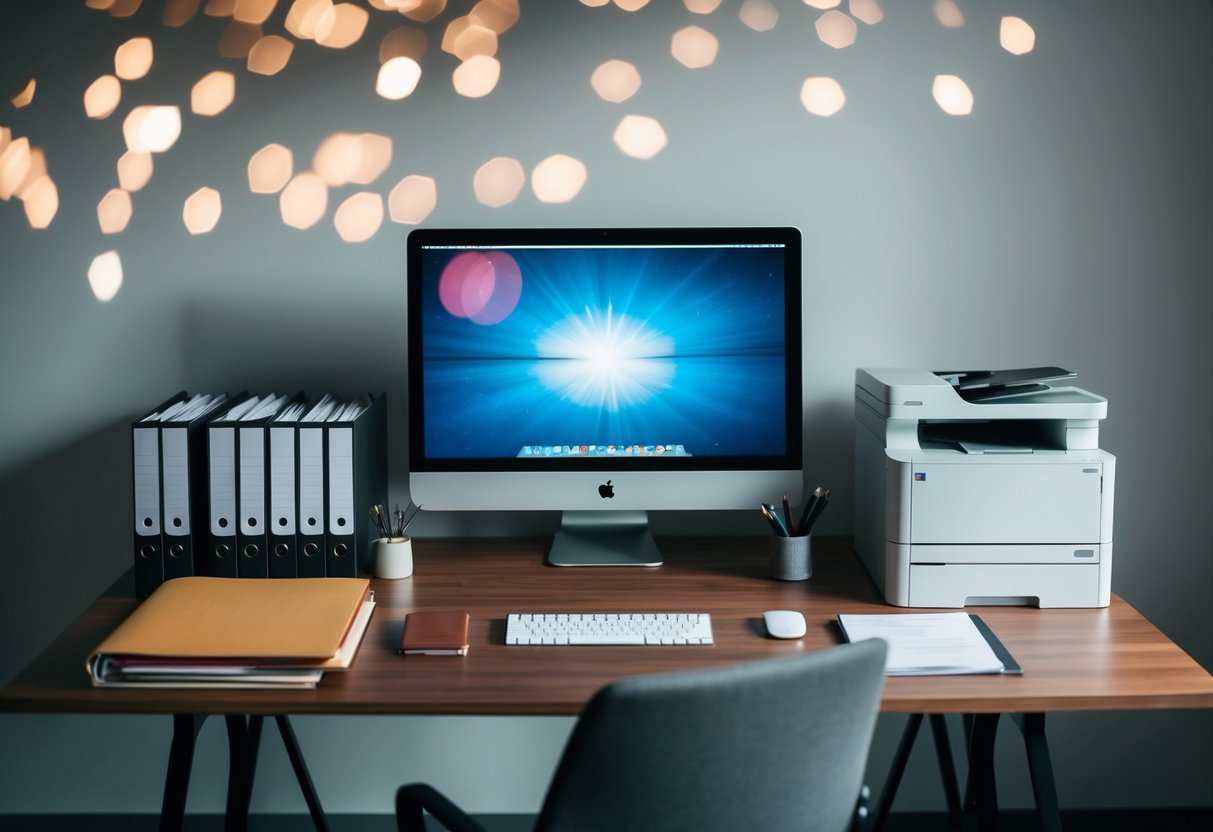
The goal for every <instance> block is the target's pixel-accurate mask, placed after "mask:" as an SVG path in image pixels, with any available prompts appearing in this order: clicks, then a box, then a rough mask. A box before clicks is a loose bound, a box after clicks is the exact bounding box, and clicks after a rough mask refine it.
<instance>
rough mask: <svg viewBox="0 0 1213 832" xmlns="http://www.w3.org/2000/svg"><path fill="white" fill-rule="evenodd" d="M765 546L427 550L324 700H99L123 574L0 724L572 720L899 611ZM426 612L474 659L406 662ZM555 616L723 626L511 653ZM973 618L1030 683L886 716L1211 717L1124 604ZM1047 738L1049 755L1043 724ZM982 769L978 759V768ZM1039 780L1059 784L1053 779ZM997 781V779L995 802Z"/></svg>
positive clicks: (822, 642) (976, 688) (829, 555)
mask: <svg viewBox="0 0 1213 832" xmlns="http://www.w3.org/2000/svg"><path fill="white" fill-rule="evenodd" d="M765 544H766V540H765V539H762V538H737V539H724V540H720V539H714V540H699V539H690V538H668V539H665V540H663V541H661V547H662V551H663V553H664V555H665V565H664V566H662V567H660V568H658V569H641V568H635V569H623V568H617V569H611V568H582V569H569V568H566V569H561V568H555V567H548V566H544V565H543V556H544V553H545V551H546V546H547V541H546V540H538V539H535V540H504V541H501V540H493V541H488V540H424V541H416V542H415V544H414V557H415V573H414V576H413V577H412V578H408V579H405V580H402V581H375V583H374V588H375V593H376V600H377V606H376V609H375V614H374V617H373V618H372V620H371V625H370V628H369V630H368V632H367V635H366V638H365V641H364V642H363V644H362V647H361V649H360V651H359V654H358V657H357V659H356V661H355V663H354V666H353V668H352V670H350V671H349V672H348V673H329V674H327V675H326V676H325V678H324V681H323V682H322V683H321V684H320V686H319V687H318V688H317V689H316V690H314V691H286V692H280V691H189V690H146V691H141V690H97V689H94V688H92V687H90V686H89V682H88V677H87V675H86V673H85V670H84V660H85V657H86V656H87V654H88V652H89V651H90V650H91V649H92V648H93V647H94V646H96V644H97V643H99V642H100V641H101V639H102V638H103V637H104V636H105V635H106V634H107V633H108V632H109V631H110V630H111V629H112V628H113V627H115V626H116V625H117V624H118V623H119V622H120V621H122V620H123V618H124V617H125V616H126V615H127V614H128V613H129V612H130V611H131V610H132V609H133V608H134V607H135V603H136V602H135V600H134V598H133V586H132V585H131V584H130V578H129V576H127V578H126V579H124V580H125V581H126V582H125V583H123V582H119V584H116V585H115V588H114V589H111V590H110V591H109V592H108V593H106V594H105V595H104V596H102V597H101V598H100V599H98V600H97V601H96V602H95V603H94V604H93V605H92V606H91V607H90V608H89V609H88V610H87V611H86V612H85V613H84V614H83V615H82V616H81V617H80V618H79V619H78V620H77V621H75V622H74V623H73V624H72V625H71V626H70V627H68V629H67V630H66V631H65V632H64V633H63V634H62V635H61V636H59V638H57V639H56V640H55V641H54V642H53V643H52V644H51V645H50V647H48V648H47V649H46V650H45V651H44V652H43V653H42V655H40V656H39V657H38V658H37V659H36V660H35V661H34V662H33V663H32V664H31V665H30V666H29V667H28V668H27V669H26V670H24V671H23V672H22V673H20V674H19V675H18V676H17V677H16V678H15V679H13V680H12V682H10V683H9V685H8V686H6V687H5V688H4V690H3V691H2V692H0V710H2V711H9V712H14V711H19V712H40V713H54V712H62V713H124V714H130V713H162V714H175V715H190V714H202V715H205V714H223V715H248V714H256V715H277V714H285V713H289V714H577V713H579V712H580V711H581V709H582V707H583V706H584V705H585V703H586V702H587V701H588V699H589V697H590V696H591V695H592V694H593V693H594V691H596V690H597V689H598V688H600V687H601V686H602V685H604V684H606V683H607V682H609V681H611V680H612V679H615V678H618V677H620V676H624V675H631V674H639V673H651V672H657V671H664V670H672V669H689V668H701V667H710V666H716V665H723V664H730V663H734V662H742V661H752V660H756V659H762V658H768V657H774V656H782V655H788V654H791V653H797V652H802V651H809V650H816V649H820V648H823V647H827V646H829V645H832V644H835V643H837V637H836V635H835V633H834V630H833V628H832V624H831V622H832V621H833V620H834V618H835V616H837V615H838V613H840V612H852V613H863V612H886V613H889V612H896V611H897V608H894V607H889V606H887V605H885V604H884V603H883V602H882V601H881V599H880V597H879V595H878V594H877V592H876V589H875V587H874V585H873V584H872V582H871V581H870V580H869V579H868V577H867V575H866V573H865V572H864V571H863V569H862V566H861V565H860V564H859V561H858V559H857V558H856V557H855V556H854V555H853V554H852V552H851V541H850V540H849V539H823V540H816V541H814V551H813V560H814V575H813V577H812V578H811V579H810V580H809V581H805V582H799V583H782V582H777V581H772V580H769V579H768V578H767V577H766V574H767V561H766V545H765ZM423 608H430V609H450V608H454V609H464V610H467V611H468V612H469V613H470V614H471V618H472V624H471V630H470V633H469V640H470V645H471V646H470V651H469V655H468V656H466V657H463V658H452V657H446V656H413V657H409V658H404V657H401V656H399V655H397V654H396V646H397V645H398V643H399V640H400V632H401V627H402V622H403V620H404V615H405V613H407V612H409V611H410V610H415V609H423ZM767 609H797V610H801V611H802V612H804V614H805V618H806V620H807V622H808V635H807V636H806V637H805V638H804V639H802V640H799V641H776V640H773V639H770V638H767V637H766V635H765V633H764V630H763V627H762V622H761V618H760V615H761V613H762V611H763V610H767ZM557 611H598V612H606V611H620V612H644V611H650V612H652V611H657V612H677V611H688V612H691V611H705V612H709V613H711V615H712V627H713V632H714V635H715V640H716V643H715V645H712V646H687V647H518V646H506V645H505V644H504V633H505V618H506V615H507V614H508V613H510V612H557ZM980 613H981V615H982V617H983V619H984V620H985V621H986V622H987V623H988V624H989V625H990V627H991V629H992V630H993V631H994V632H995V633H996V634H997V635H998V636H999V638H1000V639H1001V640H1002V641H1003V643H1004V644H1005V645H1006V646H1007V648H1008V649H1009V650H1010V651H1011V653H1012V655H1014V656H1015V658H1016V659H1017V660H1018V661H1019V663H1020V664H1021V665H1022V666H1023V669H1024V673H1023V675H1022V676H937V677H902V678H890V679H888V680H887V684H886V685H885V690H884V695H883V698H882V701H881V709H882V710H883V711H886V712H898V713H910V714H924V713H930V714H945V713H963V714H970V715H974V714H976V715H981V714H989V715H996V714H1035V715H1043V714H1044V713H1045V712H1050V711H1051V712H1057V711H1090V710H1113V709H1115V710H1136V709H1146V708H1210V707H1213V677H1211V676H1210V675H1209V673H1208V672H1207V671H1205V670H1204V669H1203V668H1202V667H1200V666H1199V665H1198V664H1197V663H1196V662H1195V661H1193V660H1192V659H1191V658H1190V657H1189V656H1188V655H1187V654H1186V653H1184V652H1183V651H1182V650H1181V649H1180V648H1179V647H1177V646H1176V645H1175V644H1174V643H1173V642H1172V641H1171V640H1170V639H1168V638H1167V637H1166V636H1165V635H1163V634H1162V633H1161V632H1159V630H1158V629H1157V628H1156V627H1154V626H1153V625H1152V624H1150V622H1149V621H1147V620H1146V619H1145V618H1144V617H1142V615H1141V614H1140V613H1138V612H1137V611H1136V610H1134V609H1133V608H1132V607H1131V606H1129V604H1127V603H1126V602H1125V601H1124V600H1122V599H1121V598H1119V597H1117V596H1113V598H1112V603H1111V606H1110V607H1108V608H1106V609H1094V610H1044V611H1042V610H1037V609H1027V608H1014V607H985V608H981V610H980ZM1042 719H1043V717H1042ZM996 720H997V717H996V716H995V717H994V718H993V720H992V721H985V722H980V721H979V722H978V725H979V727H980V726H982V725H984V726H985V728H984V729H982V730H979V731H978V737H977V739H979V740H980V741H981V742H982V743H988V748H987V747H986V745H984V744H983V745H981V751H980V756H981V757H982V758H983V759H984V757H985V756H986V755H987V754H988V755H990V756H989V760H990V763H991V767H992V753H993V725H994V724H995V723H996ZM197 724H198V723H194V731H195V733H196V730H197ZM179 728H180V723H179ZM229 730H231V728H230V723H229ZM982 731H984V732H985V733H982ZM1039 733H1040V741H1041V742H1043V723H1041V727H1040V732H1039ZM1025 736H1028V734H1027V733H1025ZM1029 752H1030V753H1031V747H1029ZM906 753H907V754H908V748H907V750H906ZM233 759H235V758H234V757H233ZM1045 761H1046V762H1047V747H1046V751H1045ZM979 762H980V760H978V759H976V758H975V759H974V760H973V765H974V766H977V765H978V764H979ZM1046 773H1047V774H1048V778H1047V779H1048V781H1049V784H1048V785H1050V786H1051V780H1052V775H1051V771H1048V772H1046ZM187 777H188V773H187ZM1034 783H1035V780H1034ZM992 785H993V784H992V775H991V780H990V782H989V784H988V786H989V788H990V789H992ZM894 786H895V784H894ZM249 787H250V788H251V783H250V785H249ZM887 792H888V790H887V789H886V793H887ZM990 796H991V797H992V795H990ZM1039 797H1040V796H1039V795H1038V798H1039ZM1045 797H1046V798H1047V795H1045ZM166 800H167V797H166ZM183 805H184V796H182V806H183Z"/></svg>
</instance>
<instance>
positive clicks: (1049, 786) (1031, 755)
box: [1018, 714, 1061, 832]
mask: <svg viewBox="0 0 1213 832" xmlns="http://www.w3.org/2000/svg"><path fill="white" fill-rule="evenodd" d="M1018 721H1019V727H1020V730H1022V731H1023V744H1024V748H1025V749H1026V750H1027V753H1028V775H1029V777H1031V779H1032V794H1033V795H1035V797H1036V812H1037V814H1038V815H1039V816H1040V826H1041V829H1043V830H1044V832H1061V807H1060V806H1059V805H1058V803H1057V784H1056V783H1055V782H1054V781H1053V762H1052V760H1050V759H1049V741H1048V740H1047V739H1045V715H1044V714H1023V715H1022V717H1021V719H1020V720H1018Z"/></svg>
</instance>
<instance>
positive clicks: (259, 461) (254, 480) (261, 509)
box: [238, 427, 265, 534]
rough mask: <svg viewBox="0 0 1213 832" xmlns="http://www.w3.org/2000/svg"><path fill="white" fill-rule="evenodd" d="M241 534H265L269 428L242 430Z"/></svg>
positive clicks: (239, 495)
mask: <svg viewBox="0 0 1213 832" xmlns="http://www.w3.org/2000/svg"><path fill="white" fill-rule="evenodd" d="M238 499H239V501H240V531H242V532H243V533H244V534H265V429H264V428H260V427H257V428H240V490H239V494H238Z"/></svg>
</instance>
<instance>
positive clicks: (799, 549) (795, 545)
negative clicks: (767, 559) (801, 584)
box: [770, 534, 813, 581]
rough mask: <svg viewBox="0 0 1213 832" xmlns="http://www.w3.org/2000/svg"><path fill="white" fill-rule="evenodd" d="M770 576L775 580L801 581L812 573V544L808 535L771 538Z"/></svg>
mask: <svg viewBox="0 0 1213 832" xmlns="http://www.w3.org/2000/svg"><path fill="white" fill-rule="evenodd" d="M770 540H771V544H770V545H771V577H772V578H773V579H775V580H776V581H803V580H807V579H808V578H810V577H812V575H813V545H812V540H813V539H812V538H811V537H810V536H809V535H807V534H806V535H801V536H800V537H780V536H778V535H777V536H775V537H772V538H771V539H770Z"/></svg>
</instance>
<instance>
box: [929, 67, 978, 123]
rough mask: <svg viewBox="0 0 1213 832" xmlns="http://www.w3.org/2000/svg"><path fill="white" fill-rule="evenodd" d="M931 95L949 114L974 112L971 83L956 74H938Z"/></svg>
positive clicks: (961, 114)
mask: <svg viewBox="0 0 1213 832" xmlns="http://www.w3.org/2000/svg"><path fill="white" fill-rule="evenodd" d="M931 95H933V96H934V97H935V103H936V104H938V105H939V108H940V109H941V110H943V111H944V112H945V113H947V114H948V115H953V116H967V115H968V114H969V113H971V112H973V93H972V91H971V90H969V85H968V84H966V83H965V82H964V81H962V80H961V79H960V78H957V77H956V76H955V75H936V76H935V82H934V83H933V84H932V85H931Z"/></svg>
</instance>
